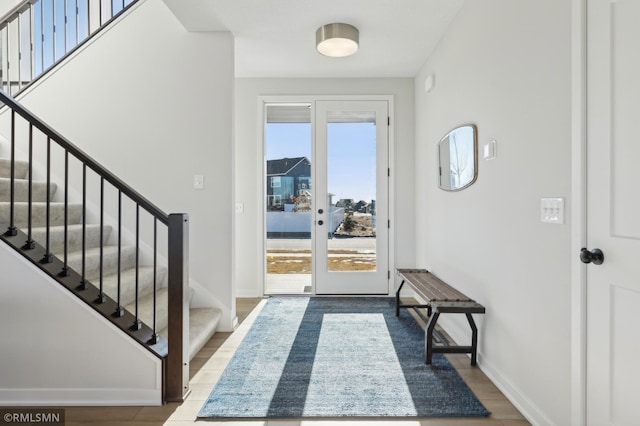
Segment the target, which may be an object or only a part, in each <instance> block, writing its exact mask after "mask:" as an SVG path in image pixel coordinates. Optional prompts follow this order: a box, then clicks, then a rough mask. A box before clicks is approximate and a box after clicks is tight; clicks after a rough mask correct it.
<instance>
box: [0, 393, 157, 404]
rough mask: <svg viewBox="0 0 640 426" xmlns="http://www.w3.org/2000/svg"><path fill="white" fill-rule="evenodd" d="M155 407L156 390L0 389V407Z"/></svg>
mask: <svg viewBox="0 0 640 426" xmlns="http://www.w3.org/2000/svg"><path fill="white" fill-rule="evenodd" d="M159 405H162V391H161V390H160V389H0V406H3V407H25V406H29V407H43V406H47V407H65V406H66V407H71V406H104V407H106V406H159Z"/></svg>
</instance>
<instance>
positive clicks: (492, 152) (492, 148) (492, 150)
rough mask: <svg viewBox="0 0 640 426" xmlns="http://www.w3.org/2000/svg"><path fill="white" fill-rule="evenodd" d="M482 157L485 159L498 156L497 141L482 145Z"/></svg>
mask: <svg viewBox="0 0 640 426" xmlns="http://www.w3.org/2000/svg"><path fill="white" fill-rule="evenodd" d="M482 158H483V159H485V160H493V159H494V158H496V141H490V142H487V143H486V144H484V145H483V146H482Z"/></svg>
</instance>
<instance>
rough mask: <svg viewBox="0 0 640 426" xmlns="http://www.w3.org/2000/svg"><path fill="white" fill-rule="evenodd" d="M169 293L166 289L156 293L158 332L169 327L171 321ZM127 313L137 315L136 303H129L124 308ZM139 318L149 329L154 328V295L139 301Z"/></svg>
mask: <svg viewBox="0 0 640 426" xmlns="http://www.w3.org/2000/svg"><path fill="white" fill-rule="evenodd" d="M168 296H169V292H168V289H167V288H166V287H163V288H160V289H158V291H157V292H156V306H157V308H156V330H162V329H165V328H166V327H167V322H168V320H169V304H168ZM124 308H125V309H126V310H127V311H129V312H131V313H132V314H134V315H135V312H136V311H135V303H129V304H128V305H126V306H125V307H124ZM138 318H139V319H140V321H142V322H143V323H145V324H147V325H148V326H149V327H153V293H151V294H147V295H145V296H142V297H140V299H139V301H138Z"/></svg>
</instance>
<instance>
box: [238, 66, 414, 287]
mask: <svg viewBox="0 0 640 426" xmlns="http://www.w3.org/2000/svg"><path fill="white" fill-rule="evenodd" d="M268 95H273V96H276V95H292V96H295V95H394V103H395V123H394V128H395V135H394V136H395V163H394V164H392V165H391V169H392V174H394V184H395V188H394V192H395V205H394V206H393V209H394V214H395V220H394V221H393V223H392V228H393V229H392V230H393V232H394V233H395V235H396V241H399V242H401V243H395V264H396V266H397V267H409V266H412V265H413V264H414V263H415V257H414V251H413V244H414V236H413V233H414V229H413V221H414V200H413V194H414V183H413V177H414V176H413V167H414V161H413V154H414V147H413V139H414V138H413V130H414V122H413V103H414V99H413V80H412V79H407V78H386V79H257V78H256V79H254V78H247V79H245V78H241V79H237V80H236V109H235V111H236V112H235V114H236V124H235V132H236V133H235V135H236V144H235V167H236V170H235V174H234V176H235V185H236V190H235V191H236V192H235V196H236V202H237V203H243V204H244V213H240V214H236V218H235V220H236V226H235V233H236V238H235V244H236V247H235V253H236V269H235V273H236V292H237V295H238V296H245V297H254V296H258V295H262V293H263V280H264V277H263V270H262V268H263V266H262V265H264V253H263V252H262V250H263V246H262V238H263V235H262V234H261V230H260V226H261V222H262V220H263V219H262V210H261V196H262V194H263V192H264V190H263V188H262V182H263V179H262V176H260V173H261V171H262V166H261V162H262V161H263V158H264V157H262V152H261V147H262V141H261V140H260V131H261V129H260V128H259V127H258V126H259V122H260V121H259V116H258V113H259V109H258V97H259V96H268Z"/></svg>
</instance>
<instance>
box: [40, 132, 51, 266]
mask: <svg viewBox="0 0 640 426" xmlns="http://www.w3.org/2000/svg"><path fill="white" fill-rule="evenodd" d="M50 207H51V137H50V136H47V205H46V213H45V216H46V218H45V222H46V223H45V233H46V236H45V239H46V242H45V246H46V247H45V252H44V257H43V258H42V260H41V262H42V263H51V262H52V261H53V255H52V254H51V250H50V242H51V238H50V237H51V235H50V226H49V225H50V221H51V210H50Z"/></svg>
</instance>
